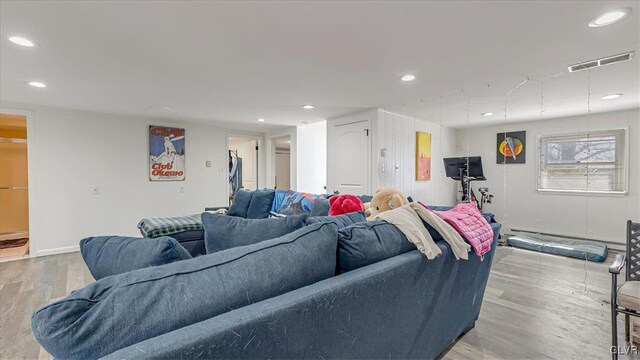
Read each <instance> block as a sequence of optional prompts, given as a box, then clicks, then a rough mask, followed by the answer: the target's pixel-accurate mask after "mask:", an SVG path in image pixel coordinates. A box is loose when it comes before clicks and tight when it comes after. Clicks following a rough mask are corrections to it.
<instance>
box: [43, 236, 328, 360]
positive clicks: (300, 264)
mask: <svg viewBox="0 0 640 360" xmlns="http://www.w3.org/2000/svg"><path fill="white" fill-rule="evenodd" d="M337 237H338V230H337V228H336V226H335V225H334V224H316V225H311V226H307V227H305V228H302V229H300V230H298V231H296V232H293V233H290V234H287V235H285V236H282V237H280V238H277V239H272V240H268V241H263V242H261V243H258V244H253V245H249V246H243V247H237V248H233V249H229V250H227V251H221V252H218V253H215V254H212V255H205V256H200V257H197V258H194V259H191V260H187V261H181V262H177V263H173V264H168V265H165V266H160V267H152V268H147V269H141V270H137V271H131V272H128V273H125V274H120V275H117V276H110V277H107V278H104V279H102V280H99V281H97V282H95V283H93V284H91V285H89V286H87V287H85V288H83V289H80V290H78V291H75V292H73V293H71V294H70V295H69V296H67V297H66V298H64V299H62V300H60V301H58V302H55V303H53V304H51V305H48V306H45V307H44V308H42V309H40V310H38V311H37V312H36V313H35V314H34V315H33V318H32V320H31V326H32V329H33V334H34V335H35V337H36V339H37V340H38V341H39V342H40V344H41V345H42V346H43V347H44V348H45V349H46V350H47V351H48V352H49V353H51V354H52V355H53V356H54V358H60V359H89V358H91V359H95V358H99V357H102V356H105V355H108V354H110V353H112V352H114V351H115V350H118V349H121V348H124V347H127V346H130V345H132V344H137V343H139V342H141V341H143V340H146V339H150V338H154V337H156V336H159V335H161V334H165V333H168V332H170V331H173V330H176V329H180V328H183V327H185V326H188V325H191V324H195V323H198V322H201V321H204V320H207V319H211V318H213V317H214V316H216V315H219V314H222V313H226V312H228V311H231V310H234V309H238V308H241V307H244V306H247V305H249V304H252V303H256V302H259V301H262V300H264V299H268V298H272V297H274V296H277V295H280V294H283V293H286V292H289V291H292V290H295V289H297V288H301V287H304V286H307V285H310V284H313V283H316V282H318V281H321V280H324V279H327V278H329V277H331V276H333V274H334V268H335V251H336V246H337ZM247 340H248V339H244V341H247ZM187 357H188V356H187Z"/></svg>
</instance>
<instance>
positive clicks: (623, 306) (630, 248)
mask: <svg viewBox="0 0 640 360" xmlns="http://www.w3.org/2000/svg"><path fill="white" fill-rule="evenodd" d="M625 255H626V256H625ZM625 264H626V266H625ZM623 266H625V273H626V274H625V282H624V283H623V284H622V285H620V286H618V274H620V270H622V267H623ZM609 272H610V273H611V340H612V343H611V345H612V355H613V358H614V359H617V358H618V326H617V322H616V320H617V317H618V314H619V313H622V314H624V340H625V342H627V343H628V342H629V340H630V336H629V316H636V317H640V223H634V222H631V220H629V221H627V251H626V254H624V255H623V254H618V255H616V258H615V260H614V261H613V264H611V267H610V268H609Z"/></svg>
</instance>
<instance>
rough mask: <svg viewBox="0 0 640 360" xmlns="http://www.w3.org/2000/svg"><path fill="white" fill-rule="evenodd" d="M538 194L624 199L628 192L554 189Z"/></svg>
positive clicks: (541, 190) (541, 191)
mask: <svg viewBox="0 0 640 360" xmlns="http://www.w3.org/2000/svg"><path fill="white" fill-rule="evenodd" d="M537 191H538V193H540V194H542V195H578V196H584V195H589V196H591V195H593V196H611V197H624V196H626V195H627V194H628V193H629V192H628V191H595V190H594V191H590V190H555V189H537Z"/></svg>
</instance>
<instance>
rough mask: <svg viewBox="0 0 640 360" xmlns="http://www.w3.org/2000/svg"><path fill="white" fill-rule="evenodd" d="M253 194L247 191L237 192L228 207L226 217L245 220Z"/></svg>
mask: <svg viewBox="0 0 640 360" xmlns="http://www.w3.org/2000/svg"><path fill="white" fill-rule="evenodd" d="M253 193H254V192H253V191H248V190H239V191H238V192H236V197H235V198H234V199H233V203H231V206H229V210H227V215H230V216H237V217H241V218H246V217H247V211H249V204H251V198H252V197H253Z"/></svg>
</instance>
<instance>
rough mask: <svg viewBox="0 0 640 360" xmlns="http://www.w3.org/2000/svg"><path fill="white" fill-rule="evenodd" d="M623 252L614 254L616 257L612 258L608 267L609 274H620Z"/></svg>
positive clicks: (622, 264)
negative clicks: (611, 262)
mask: <svg viewBox="0 0 640 360" xmlns="http://www.w3.org/2000/svg"><path fill="white" fill-rule="evenodd" d="M624 260H625V258H624V254H618V255H616V258H615V259H614V260H613V264H611V266H610V267H609V272H610V273H611V274H620V270H622V267H623V266H624Z"/></svg>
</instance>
